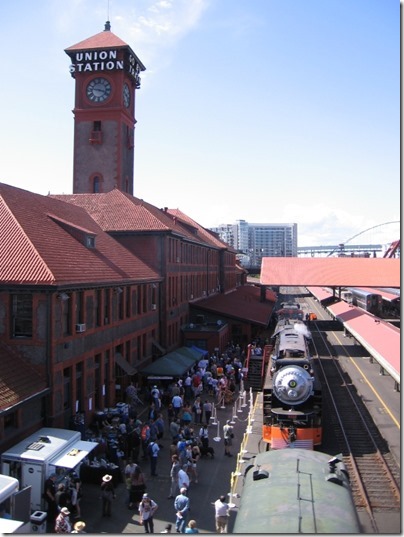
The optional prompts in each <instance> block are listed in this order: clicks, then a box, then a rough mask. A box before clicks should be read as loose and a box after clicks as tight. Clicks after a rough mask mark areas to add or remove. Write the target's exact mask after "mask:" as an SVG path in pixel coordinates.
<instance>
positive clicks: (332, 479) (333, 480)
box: [325, 474, 344, 487]
mask: <svg viewBox="0 0 404 537" xmlns="http://www.w3.org/2000/svg"><path fill="white" fill-rule="evenodd" d="M325 480H326V481H330V483H335V484H336V485H340V486H341V487H342V486H343V484H344V483H343V481H342V479H340V478H339V477H337V476H336V475H335V474H328V475H326V476H325Z"/></svg>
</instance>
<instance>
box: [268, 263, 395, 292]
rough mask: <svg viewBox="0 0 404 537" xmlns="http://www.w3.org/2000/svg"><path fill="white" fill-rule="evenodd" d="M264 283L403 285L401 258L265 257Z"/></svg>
mask: <svg viewBox="0 0 404 537" xmlns="http://www.w3.org/2000/svg"><path fill="white" fill-rule="evenodd" d="M260 281H261V284H263V285H284V286H297V287H298V286H301V285H304V286H313V287H315V286H320V287H321V286H344V287H363V286H367V287H400V259H383V258H373V257H370V258H365V257H330V258H319V257H318V258H298V257H264V258H263V260H262V266H261V280H260Z"/></svg>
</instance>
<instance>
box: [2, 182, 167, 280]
mask: <svg viewBox="0 0 404 537" xmlns="http://www.w3.org/2000/svg"><path fill="white" fill-rule="evenodd" d="M69 229H70V232H69ZM75 231H77V232H78V233H79V234H80V233H86V232H88V233H91V234H93V236H95V248H88V247H86V246H85V244H83V242H81V241H80V240H79V239H78V238H77V234H75ZM158 278H159V277H158V274H157V273H156V272H155V271H154V270H152V269H151V268H150V267H149V266H148V265H146V264H145V263H144V262H143V261H141V260H140V259H139V258H137V257H136V256H134V255H133V254H132V253H130V252H129V251H128V250H127V249H126V248H124V247H123V246H121V245H120V244H119V243H117V241H115V240H114V239H113V238H112V237H110V236H109V235H108V234H107V233H105V232H104V231H103V230H102V229H101V228H100V226H99V225H98V224H97V223H96V222H95V221H94V220H93V219H92V218H91V216H90V215H89V214H87V212H86V211H85V210H83V209H82V208H80V207H76V206H74V205H72V204H69V203H65V202H63V201H60V200H57V199H53V198H51V197H49V196H41V195H39V194H33V193H31V192H28V191H26V190H21V189H18V188H15V187H12V186H9V185H5V184H3V183H0V281H1V283H2V284H23V283H30V284H36V285H37V284H51V285H62V284H65V285H66V284H69V285H71V284H85V283H91V284H95V283H100V284H101V283H102V284H106V283H108V282H110V283H116V282H122V283H123V282H125V281H139V282H142V281H157V280H158Z"/></svg>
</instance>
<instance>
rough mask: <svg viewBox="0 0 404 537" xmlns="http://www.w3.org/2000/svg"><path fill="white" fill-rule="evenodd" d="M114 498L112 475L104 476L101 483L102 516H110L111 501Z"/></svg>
mask: <svg viewBox="0 0 404 537" xmlns="http://www.w3.org/2000/svg"><path fill="white" fill-rule="evenodd" d="M114 498H115V487H114V484H113V482H112V475H109V474H106V475H104V477H103V478H102V483H101V499H102V516H111V511H112V500H113V499H114Z"/></svg>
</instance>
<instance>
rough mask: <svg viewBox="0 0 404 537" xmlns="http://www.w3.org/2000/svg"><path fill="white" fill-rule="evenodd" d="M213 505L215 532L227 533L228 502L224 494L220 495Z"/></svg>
mask: <svg viewBox="0 0 404 537" xmlns="http://www.w3.org/2000/svg"><path fill="white" fill-rule="evenodd" d="M213 505H214V506H215V523H216V533H227V524H228V522H229V504H227V503H226V496H220V498H219V499H218V500H216V501H215V503H214V504H213Z"/></svg>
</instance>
